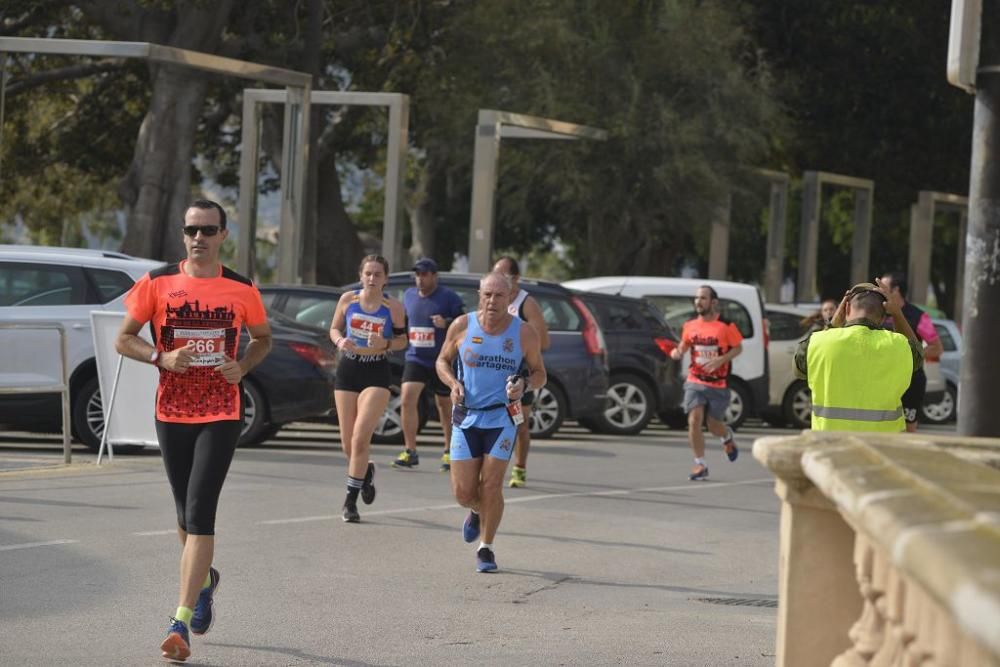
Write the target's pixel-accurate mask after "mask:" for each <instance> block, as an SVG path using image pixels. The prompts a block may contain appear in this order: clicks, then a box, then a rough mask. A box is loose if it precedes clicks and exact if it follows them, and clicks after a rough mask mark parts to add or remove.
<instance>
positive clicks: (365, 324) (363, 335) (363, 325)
mask: <svg viewBox="0 0 1000 667" xmlns="http://www.w3.org/2000/svg"><path fill="white" fill-rule="evenodd" d="M347 326H348V328H349V329H350V333H349V334H348V335H349V336H350V337H351V338H353V339H354V341H355V342H356V343H358V344H360V345H361V346H362V347H367V346H368V335H369V334H375V335H376V336H381V335H382V331H383V330H384V329H385V319H384V318H381V317H376V316H374V315H368V314H366V313H353V314H352V315H351V319H350V320H349V321H348V323H347Z"/></svg>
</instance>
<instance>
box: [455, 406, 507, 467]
mask: <svg viewBox="0 0 1000 667" xmlns="http://www.w3.org/2000/svg"><path fill="white" fill-rule="evenodd" d="M504 417H505V418H506V417H507V413H506V412H504ZM506 421H507V424H506V425H504V426H495V427H493V428H480V427H478V426H467V427H464V428H461V427H457V426H456V427H453V428H452V429H451V460H452V461H468V460H470V459H479V458H482V457H483V455H485V454H489V455H490V456H492V457H493V458H495V459H500V460H501V461H509V460H510V455H511V454H512V453H513V452H514V442H515V440H516V439H517V427H516V426H514V423H513V422H512V421H511V420H510V419H509V418H507V419H506Z"/></svg>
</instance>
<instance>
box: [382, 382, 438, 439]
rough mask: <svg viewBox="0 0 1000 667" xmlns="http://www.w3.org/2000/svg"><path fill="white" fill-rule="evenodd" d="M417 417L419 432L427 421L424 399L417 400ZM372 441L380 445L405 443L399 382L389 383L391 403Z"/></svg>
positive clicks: (387, 406)
mask: <svg viewBox="0 0 1000 667" xmlns="http://www.w3.org/2000/svg"><path fill="white" fill-rule="evenodd" d="M417 418H418V419H419V422H418V425H417V433H420V431H422V430H423V428H424V425H425V424H426V423H427V408H426V407H425V406H424V402H423V401H422V400H421V401H417ZM372 442H374V443H376V444H379V445H401V444H403V414H402V397H401V395H400V390H399V385H398V384H392V385H389V404H388V405H386V406H385V412H383V413H382V417H380V418H379V420H378V424H376V425H375V432H374V433H372Z"/></svg>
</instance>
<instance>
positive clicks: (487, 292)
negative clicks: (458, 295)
mask: <svg viewBox="0 0 1000 667" xmlns="http://www.w3.org/2000/svg"><path fill="white" fill-rule="evenodd" d="M512 297H513V290H512V286H511V282H510V278H508V277H507V276H505V275H503V274H501V273H489V274H487V275H486V276H484V277H483V278H482V280H480V282H479V307H478V309H477V310H476V312H475V313H470V314H469V315H462V316H460V317H459V318H458V319H456V320H455V321H454V322H453V323H452V325H451V327H449V328H448V336H447V338H446V339H445V342H444V345H443V347H442V348H441V354H440V355H438V358H437V364H436V367H437V373H438V376H439V377H440V378H441V380H442V381H443V382H444V383H445V384H446V385H448V387H449V388H450V389H451V401H452V404H453V408H452V425H453V427H452V433H451V486H452V490H453V491H454V493H455V499H456V500H457V501H458V503H459V504H460V505H462V506H463V507H468V508H469V510H470V511H469V515H468V516H467V517H466V519H465V524H464V525H463V527H462V533H463V537H464V538H465V541H466V542H475V541H476V539H477V538H479V537H480V534H481V535H482V540H481V541H480V543H479V547H478V549H477V550H476V569H477V570H478V571H479V572H492V571H494V570H496V569H497V564H496V558H495V556H494V553H493V539H494V537H495V536H496V532H497V528H499V526H500V519H501V518H502V517H503V507H504V502H503V478H504V473H505V472H506V471H507V462H508V461H509V460H510V455H511V453H512V451H513V448H514V441H515V439H516V437H517V423H515V422H517V421H518V420H519V419H523V415H522V413H521V411H520V401H521V396H522V395H523V394H524V392H526V391H537V390H538V389H541V388H542V387H543V386H545V379H546V376H545V365H544V363H543V362H542V350H541V343H540V341H539V336H538V333H537V332H536V331H535V330H534V329H533V328H532V327H530V326H523V325H522V322H521V320H520V319H519V318H517V317H514V316H512V315H511V314H510V313H509V312H508V310H507V309H508V307H509V306H510V302H511V299H512ZM456 360H457V361H458V363H457V364H456V363H455V362H456ZM522 361H523V362H524V365H525V367H526V371H527V377H524V376H523V375H518V374H517V373H518V369H519V368H520V367H521V363H522ZM456 371H457V373H456Z"/></svg>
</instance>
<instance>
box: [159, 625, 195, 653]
mask: <svg viewBox="0 0 1000 667" xmlns="http://www.w3.org/2000/svg"><path fill="white" fill-rule="evenodd" d="M160 651H162V652H163V657H164V658H167V659H168V660H176V661H178V662H184V661H185V660H187V659H188V657H190V655H191V638H190V637H188V629H187V626H186V625H184V623H183V622H181V621H178V620H177V619H176V618H173V617H171V619H170V627H169V628H167V638H166V639H164V640H163V642H162V643H161V644H160Z"/></svg>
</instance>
